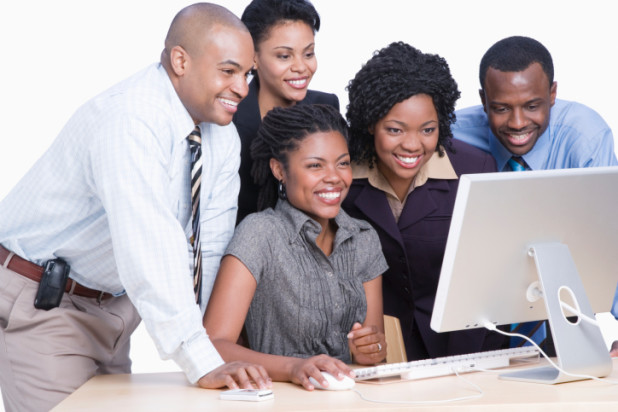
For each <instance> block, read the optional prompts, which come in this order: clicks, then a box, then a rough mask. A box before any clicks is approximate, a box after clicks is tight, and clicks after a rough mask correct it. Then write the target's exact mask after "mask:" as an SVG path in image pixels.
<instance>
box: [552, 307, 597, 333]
mask: <svg viewBox="0 0 618 412" xmlns="http://www.w3.org/2000/svg"><path fill="white" fill-rule="evenodd" d="M560 306H562V308H564V309H566V310H568V311H569V312H571V313H572V314H573V315H577V316H578V317H579V318H580V319H581V320H583V321H584V322H587V323H590V324H591V325H594V326H596V327H599V322H597V320H596V319H592V318H591V317H590V316H588V315H584V314H583V313H582V312H581V311H580V310H578V309H575V308H574V307H573V306H571V305H569V304H568V303H565V302H563V301H560Z"/></svg>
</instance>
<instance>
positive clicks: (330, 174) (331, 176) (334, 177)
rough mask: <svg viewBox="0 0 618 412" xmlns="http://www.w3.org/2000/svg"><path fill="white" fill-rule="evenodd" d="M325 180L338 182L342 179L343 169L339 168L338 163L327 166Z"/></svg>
mask: <svg viewBox="0 0 618 412" xmlns="http://www.w3.org/2000/svg"><path fill="white" fill-rule="evenodd" d="M324 181H325V182H327V183H338V182H339V181H341V170H339V168H337V165H330V166H328V167H326V169H325V172H324Z"/></svg>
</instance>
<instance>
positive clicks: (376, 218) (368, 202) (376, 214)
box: [354, 180, 403, 245]
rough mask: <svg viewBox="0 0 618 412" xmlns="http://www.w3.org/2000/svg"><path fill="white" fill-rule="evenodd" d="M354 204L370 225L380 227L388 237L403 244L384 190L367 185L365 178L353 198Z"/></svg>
mask: <svg viewBox="0 0 618 412" xmlns="http://www.w3.org/2000/svg"><path fill="white" fill-rule="evenodd" d="M355 184H357V183H355ZM354 205H355V206H356V207H357V208H358V209H359V210H360V211H361V212H363V213H364V214H365V216H367V219H368V220H369V222H370V223H371V224H372V225H374V226H376V227H379V228H381V229H382V230H383V231H384V232H386V233H387V234H388V235H389V236H390V237H392V238H393V239H395V240H396V241H397V242H398V243H400V244H402V245H403V241H402V238H401V233H399V229H398V228H397V223H396V222H395V217H394V216H393V212H392V211H391V208H390V206H389V205H388V200H387V199H386V195H385V194H384V192H382V191H381V190H379V189H376V188H375V187H373V186H371V185H369V183H368V182H367V181H366V180H365V181H364V182H363V183H362V189H361V190H360V193H359V194H358V196H357V197H356V199H355V200H354Z"/></svg>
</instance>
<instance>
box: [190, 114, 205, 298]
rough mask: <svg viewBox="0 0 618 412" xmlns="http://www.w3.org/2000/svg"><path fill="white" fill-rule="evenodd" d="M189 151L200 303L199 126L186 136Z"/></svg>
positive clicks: (195, 271) (195, 284)
mask: <svg viewBox="0 0 618 412" xmlns="http://www.w3.org/2000/svg"><path fill="white" fill-rule="evenodd" d="M187 139H188V140H189V150H190V151H191V227H192V229H193V236H191V246H193V291H194V292H195V300H196V302H197V304H198V305H199V304H200V303H201V300H202V299H201V298H202V296H201V289H202V250H201V249H202V248H201V245H200V185H201V182H202V134H201V132H200V128H199V126H195V129H193V131H192V132H191V134H190V135H189V136H187Z"/></svg>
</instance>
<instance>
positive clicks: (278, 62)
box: [233, 0, 339, 223]
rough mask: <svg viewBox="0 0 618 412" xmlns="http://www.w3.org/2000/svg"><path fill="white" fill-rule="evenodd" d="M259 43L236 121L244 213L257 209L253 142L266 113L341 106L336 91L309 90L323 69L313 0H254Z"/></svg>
mask: <svg viewBox="0 0 618 412" xmlns="http://www.w3.org/2000/svg"><path fill="white" fill-rule="evenodd" d="M242 21H243V23H245V25H246V26H247V28H248V29H249V32H250V33H251V36H252V37H253V43H254V45H255V58H254V73H253V74H254V77H253V79H252V81H251V83H250V84H249V94H248V95H247V97H246V98H245V99H243V100H242V102H241V103H240V104H239V105H238V111H237V112H236V114H235V115H234V120H233V122H234V124H235V125H236V128H237V129H238V134H239V135H240V140H241V143H242V148H241V164H240V170H239V174H240V195H239V197H238V217H237V220H236V222H237V223H238V222H240V221H241V220H242V219H243V218H244V217H245V216H246V215H248V214H249V213H253V212H255V211H257V207H256V206H257V193H258V187H257V185H256V184H255V183H254V182H253V179H252V177H251V165H252V160H251V156H250V150H249V149H250V147H251V141H252V140H253V139H254V138H255V136H256V135H257V130H258V127H259V126H260V123H261V121H262V118H263V117H264V116H265V115H266V113H267V112H268V111H269V110H270V109H272V108H274V107H289V106H293V105H295V104H297V103H300V104H313V103H322V104H328V105H331V106H333V107H335V108H336V109H337V110H339V100H338V99H337V96H336V95H334V94H327V93H322V92H318V91H313V90H308V87H309V83H310V82H311V79H312V77H313V74H314V73H315V71H316V69H317V60H316V56H315V51H314V50H315V43H314V40H315V39H314V35H315V32H317V31H318V30H319V29H320V16H319V15H318V13H317V11H316V10H315V8H314V7H313V5H312V4H311V3H310V2H308V1H307V0H253V1H252V2H251V3H250V4H249V5H248V6H247V8H246V9H245V11H244V12H243V15H242Z"/></svg>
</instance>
